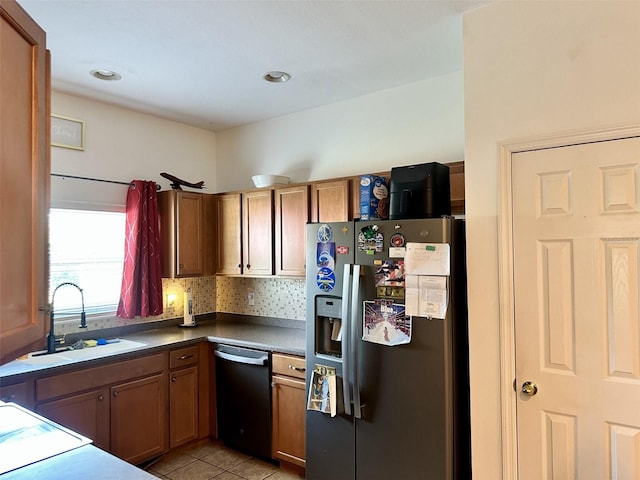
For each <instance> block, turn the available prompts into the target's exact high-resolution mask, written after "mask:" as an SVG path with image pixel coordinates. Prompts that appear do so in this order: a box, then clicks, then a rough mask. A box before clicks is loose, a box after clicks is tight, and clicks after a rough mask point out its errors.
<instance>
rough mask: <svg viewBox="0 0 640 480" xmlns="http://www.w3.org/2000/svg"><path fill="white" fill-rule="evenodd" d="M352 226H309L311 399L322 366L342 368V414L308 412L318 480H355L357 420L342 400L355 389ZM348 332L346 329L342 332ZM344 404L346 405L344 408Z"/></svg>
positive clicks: (309, 457)
mask: <svg viewBox="0 0 640 480" xmlns="http://www.w3.org/2000/svg"><path fill="white" fill-rule="evenodd" d="M353 226H354V224H353V223H352V222H344V223H330V224H308V225H307V258H306V262H307V263H306V265H307V267H306V270H307V285H306V296H307V322H306V323H307V355H306V358H307V381H306V388H307V397H308V395H309V388H310V379H311V374H312V372H313V370H314V368H315V366H316V365H325V366H328V367H333V368H335V369H336V376H337V378H336V383H337V386H338V389H339V391H340V395H338V398H337V400H338V402H339V405H338V406H339V409H338V410H339V412H342V413H338V415H336V416H335V417H331V416H330V415H328V414H325V413H321V412H317V411H310V410H307V412H306V429H307V435H306V476H307V478H310V479H314V480H336V479H345V480H351V479H354V478H355V429H354V424H353V417H352V416H351V415H350V414H348V413H344V411H345V410H349V409H350V408H351V404H350V402H349V401H348V399H347V402H346V403H347V405H348V409H345V408H344V403H343V402H342V400H343V398H344V395H342V392H343V391H346V393H347V397H348V394H349V393H350V390H351V386H350V384H349V383H348V382H347V383H346V384H344V383H343V379H346V380H348V378H347V375H346V372H347V371H348V369H349V368H350V367H349V365H348V358H347V357H348V355H347V351H346V348H347V340H348V333H347V331H346V328H347V324H346V318H345V313H344V312H345V309H344V308H343V306H344V307H345V308H346V307H347V306H348V304H349V296H350V293H349V292H350V285H349V280H348V278H347V280H345V279H344V272H345V265H346V266H347V271H350V267H349V265H351V264H353V261H354V248H353ZM340 329H342V331H340ZM340 403H342V405H340Z"/></svg>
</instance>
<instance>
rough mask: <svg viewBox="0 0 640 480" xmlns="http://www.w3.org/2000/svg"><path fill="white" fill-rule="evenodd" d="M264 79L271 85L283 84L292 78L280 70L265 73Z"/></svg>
mask: <svg viewBox="0 0 640 480" xmlns="http://www.w3.org/2000/svg"><path fill="white" fill-rule="evenodd" d="M262 78H264V79H265V80H266V81H267V82H271V83H283V82H286V81H287V80H289V79H290V78H291V75H289V74H288V73H287V72H280V71H278V70H272V71H270V72H267V73H265V74H264V75H263V76H262Z"/></svg>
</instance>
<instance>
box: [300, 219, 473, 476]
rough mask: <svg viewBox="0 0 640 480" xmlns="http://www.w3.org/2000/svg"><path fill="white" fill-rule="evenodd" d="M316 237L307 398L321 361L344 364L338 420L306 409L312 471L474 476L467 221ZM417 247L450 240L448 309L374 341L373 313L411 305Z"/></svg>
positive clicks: (317, 231)
mask: <svg viewBox="0 0 640 480" xmlns="http://www.w3.org/2000/svg"><path fill="white" fill-rule="evenodd" d="M306 234H307V258H306V265H307V290H306V293H307V295H306V297H307V319H306V320H307V357H306V358H307V360H306V362H307V383H306V387H307V395H309V390H310V389H311V388H314V386H316V385H315V384H314V383H313V381H314V379H313V378H312V376H313V372H314V369H315V368H316V367H317V366H320V368H321V369H322V367H330V368H335V371H336V376H335V385H336V389H335V395H334V397H335V398H336V403H337V414H336V415H335V416H331V414H330V413H323V412H321V411H317V410H313V409H311V410H310V409H309V408H308V409H307V415H306V430H307V436H306V445H307V447H306V448H307V451H306V458H307V463H306V475H307V477H306V478H307V479H308V480H349V479H358V480H376V479H380V480H382V479H385V480H386V479H397V480H412V479H416V480H417V479H420V480H425V479H427V480H430V479H433V480H452V479H456V480H457V479H469V478H471V472H470V434H469V428H470V427H469V387H468V385H469V382H468V347H467V345H468V341H467V331H468V329H467V307H466V274H465V272H466V269H465V263H466V262H465V248H464V236H465V235H464V221H463V220H459V219H453V218H451V217H444V218H436V219H420V220H397V221H396V220H393V221H390V220H387V221H368V222H344V223H326V224H308V225H307V232H306ZM409 243H417V244H420V245H422V244H424V245H425V246H427V248H434V247H433V246H434V245H435V246H440V245H444V244H447V245H449V247H448V249H449V256H450V258H449V260H447V261H448V262H449V265H450V271H449V272H448V273H449V274H448V275H446V282H447V287H446V294H445V296H446V297H447V299H448V306H447V308H446V315H444V318H443V319H439V318H435V317H431V316H430V317H418V316H415V315H414V316H411V317H410V321H408V319H409V316H407V317H406V318H405V319H404V321H405V322H407V330H410V341H409V343H404V344H399V345H391V344H388V343H387V344H385V343H384V342H383V343H374V342H371V341H368V340H363V332H364V331H365V329H366V331H367V332H368V331H369V326H368V324H366V325H367V326H364V323H365V322H364V321H363V319H366V318H367V313H366V312H365V308H369V306H379V305H391V304H393V305H396V306H398V305H402V304H403V303H404V301H405V292H406V290H405V285H404V281H405V278H404V272H403V269H402V268H401V267H403V263H404V260H405V259H404V255H405V253H406V251H407V244H409ZM429 246H431V247H429ZM399 267H400V268H399ZM385 276H386V277H387V280H388V279H389V278H391V281H382V282H381V281H380V278H381V277H385ZM397 308H403V307H397ZM399 328H400V329H404V326H403V325H400V327H399ZM384 336H385V339H386V337H387V336H388V335H387V331H386V330H385V333H384ZM369 340H370V338H369ZM308 406H309V405H308Z"/></svg>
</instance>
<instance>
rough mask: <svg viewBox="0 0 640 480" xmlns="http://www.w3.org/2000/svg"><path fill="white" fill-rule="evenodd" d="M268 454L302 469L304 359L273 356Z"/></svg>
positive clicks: (304, 403)
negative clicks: (271, 409)
mask: <svg viewBox="0 0 640 480" xmlns="http://www.w3.org/2000/svg"><path fill="white" fill-rule="evenodd" d="M272 358H273V376H272V382H271V386H272V391H271V392H272V397H271V400H272V408H273V411H272V416H273V418H272V422H273V427H272V429H273V438H272V455H273V457H274V458H276V459H279V460H284V461H285V462H288V463H291V464H293V465H297V466H299V467H304V466H305V463H306V462H305V445H306V444H305V424H306V422H305V414H306V395H305V381H304V378H305V373H304V362H305V361H304V358H303V357H296V356H292V355H282V354H276V353H274V354H273V357H272Z"/></svg>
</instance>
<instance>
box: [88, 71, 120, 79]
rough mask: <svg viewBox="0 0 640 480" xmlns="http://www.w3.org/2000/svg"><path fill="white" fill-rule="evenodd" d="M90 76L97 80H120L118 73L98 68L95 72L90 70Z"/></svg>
mask: <svg viewBox="0 0 640 480" xmlns="http://www.w3.org/2000/svg"><path fill="white" fill-rule="evenodd" d="M90 73H91V75H92V76H93V77H96V78H97V79H99V80H120V79H121V78H122V76H121V75H120V74H119V73H118V72H114V71H113V70H106V69H103V68H99V69H97V70H91V72H90Z"/></svg>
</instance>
